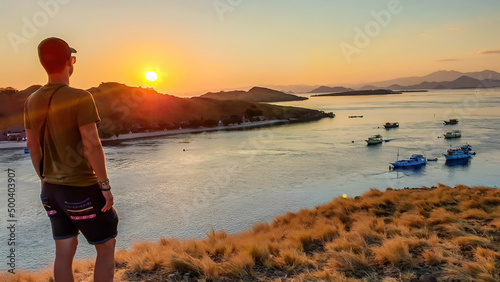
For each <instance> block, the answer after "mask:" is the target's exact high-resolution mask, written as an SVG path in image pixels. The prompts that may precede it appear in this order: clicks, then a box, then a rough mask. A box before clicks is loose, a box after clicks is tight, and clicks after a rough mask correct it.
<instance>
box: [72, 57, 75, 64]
mask: <svg viewBox="0 0 500 282" xmlns="http://www.w3.org/2000/svg"><path fill="white" fill-rule="evenodd" d="M71 63H72V64H74V63H76V57H75V56H71Z"/></svg>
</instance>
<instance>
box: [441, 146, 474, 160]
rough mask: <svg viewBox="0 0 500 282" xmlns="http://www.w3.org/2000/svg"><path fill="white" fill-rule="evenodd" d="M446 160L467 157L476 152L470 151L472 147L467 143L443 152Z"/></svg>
mask: <svg viewBox="0 0 500 282" xmlns="http://www.w3.org/2000/svg"><path fill="white" fill-rule="evenodd" d="M443 155H444V157H445V158H446V160H460V159H468V158H470V157H472V156H474V155H476V152H472V147H471V146H470V145H469V144H467V145H462V146H460V147H456V148H454V149H453V148H450V149H448V151H447V152H446V154H443Z"/></svg>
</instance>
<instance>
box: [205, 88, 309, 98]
mask: <svg viewBox="0 0 500 282" xmlns="http://www.w3.org/2000/svg"><path fill="white" fill-rule="evenodd" d="M200 98H210V99H216V100H242V101H246V102H284V101H301V100H307V99H308V98H306V97H299V96H296V95H292V94H286V93H283V92H281V91H277V90H273V89H269V88H264V87H253V88H252V89H250V90H248V91H242V90H236V91H227V92H225V91H221V92H215V93H213V92H208V93H207V94H204V95H201V96H200Z"/></svg>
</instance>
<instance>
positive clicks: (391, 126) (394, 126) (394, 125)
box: [384, 122, 399, 129]
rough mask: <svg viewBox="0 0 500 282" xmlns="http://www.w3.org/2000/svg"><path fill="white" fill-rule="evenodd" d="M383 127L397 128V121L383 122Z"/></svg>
mask: <svg viewBox="0 0 500 282" xmlns="http://www.w3.org/2000/svg"><path fill="white" fill-rule="evenodd" d="M384 127H385V128H386V129H387V128H397V127H399V122H393V123H390V122H386V123H385V124H384Z"/></svg>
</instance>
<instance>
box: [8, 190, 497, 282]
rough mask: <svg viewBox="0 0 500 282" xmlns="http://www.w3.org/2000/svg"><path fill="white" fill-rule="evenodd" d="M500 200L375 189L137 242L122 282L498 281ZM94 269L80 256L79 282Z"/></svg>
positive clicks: (37, 277)
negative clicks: (233, 226)
mask: <svg viewBox="0 0 500 282" xmlns="http://www.w3.org/2000/svg"><path fill="white" fill-rule="evenodd" d="M499 205H500V190H499V189H497V188H488V187H467V186H463V185H458V186H456V187H455V188H451V187H448V186H445V185H439V186H438V187H431V188H425V187H424V188H418V189H402V190H393V189H391V188H387V189H386V191H385V192H381V191H379V190H377V189H371V190H370V191H368V192H366V193H364V194H363V195H362V196H359V197H354V198H345V199H344V198H342V197H338V198H336V199H334V200H333V201H331V202H330V203H327V204H324V205H321V206H318V207H316V208H313V209H303V210H301V211H298V212H295V213H291V212H289V213H287V214H285V215H282V216H279V217H277V218H275V219H274V220H273V221H272V222H270V223H261V224H258V225H256V226H254V227H253V228H252V229H251V230H249V231H247V232H242V233H238V234H233V235H230V234H227V233H226V232H224V231H218V232H215V231H214V230H212V231H211V232H209V233H207V238H206V239H203V240H182V241H181V240H178V239H175V238H160V239H159V242H157V243H152V242H143V243H136V244H135V245H134V246H133V247H132V249H131V250H121V251H119V252H118V253H117V254H116V265H117V269H116V281H181V280H183V281H188V280H189V281H499V280H500V268H499V267H498V264H499V262H500V208H499ZM93 268H94V266H93V262H77V263H76V265H75V276H76V277H75V278H76V280H78V281H84V280H85V281H87V280H88V279H91V278H90V277H92V271H93ZM7 275H10V274H8V273H3V274H0V280H2V278H4V279H5V280H2V281H9V280H10V281H51V280H50V279H51V276H52V275H51V273H50V271H45V273H43V272H42V273H39V274H26V273H21V274H16V275H10V276H7Z"/></svg>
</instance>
